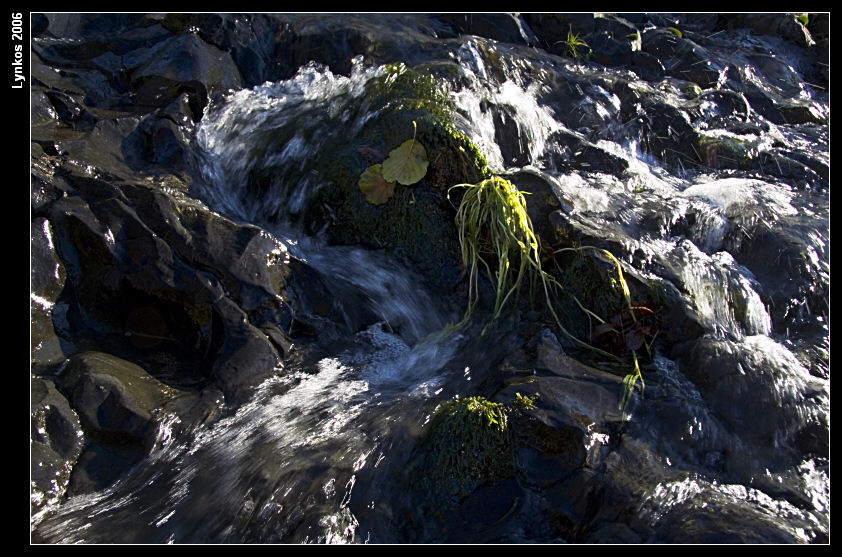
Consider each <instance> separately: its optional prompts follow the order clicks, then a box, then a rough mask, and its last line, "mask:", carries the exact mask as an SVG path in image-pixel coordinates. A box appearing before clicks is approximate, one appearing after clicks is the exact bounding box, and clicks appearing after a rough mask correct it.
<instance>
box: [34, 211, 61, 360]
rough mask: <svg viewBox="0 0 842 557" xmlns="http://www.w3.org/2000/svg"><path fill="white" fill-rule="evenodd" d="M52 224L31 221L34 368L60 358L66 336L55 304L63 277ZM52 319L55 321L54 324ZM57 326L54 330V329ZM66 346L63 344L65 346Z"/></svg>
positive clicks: (41, 219)
mask: <svg viewBox="0 0 842 557" xmlns="http://www.w3.org/2000/svg"><path fill="white" fill-rule="evenodd" d="M52 230H53V229H52V226H51V224H50V221H48V220H46V219H44V218H35V219H33V220H32V232H31V235H30V254H31V255H30V285H31V294H30V339H31V356H32V363H33V366H34V368H35V369H36V370H38V369H41V367H42V366H50V365H53V364H58V363H60V362H61V361H62V360H64V357H65V354H64V350H65V348H64V347H63V344H65V343H66V342H67V341H66V340H65V339H66V338H67V337H68V336H69V335H68V334H67V333H68V332H69V331H68V330H67V325H66V321H65V320H64V318H63V313H64V311H66V308H65V306H64V305H62V304H60V303H59V304H58V306H57V305H56V303H57V302H58V300H59V297H60V296H61V292H62V290H63V288H64V284H65V280H66V271H65V268H64V264H63V263H62V261H61V259H59V257H58V255H57V254H56V252H55V246H54V245H53V239H52V234H53V232H52ZM54 322H55V323H56V324H57V327H56V325H54ZM56 328H58V333H57V331H56ZM65 347H66V346H65Z"/></svg>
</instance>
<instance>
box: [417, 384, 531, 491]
mask: <svg viewBox="0 0 842 557" xmlns="http://www.w3.org/2000/svg"><path fill="white" fill-rule="evenodd" d="M507 412H508V409H507V408H506V406H505V405H503V404H501V403H497V402H491V401H489V400H486V399H485V398H483V397H481V396H473V397H470V398H454V399H451V400H448V401H447V402H444V403H443V404H441V405H440V406H439V407H438V409H437V410H436V413H435V415H434V416H433V419H432V420H431V422H430V425H429V428H430V429H429V433H428V434H427V437H426V439H425V445H426V450H425V456H424V459H423V462H422V463H421V467H420V468H419V469H418V470H417V471H416V474H418V476H417V477H416V480H417V481H418V483H420V484H422V485H423V487H424V490H423V491H426V492H428V493H430V494H431V495H432V496H433V498H434V499H438V498H443V499H446V498H448V497H461V496H465V495H467V494H468V493H470V492H471V491H473V490H474V489H476V487H478V486H479V485H480V484H482V483H484V482H489V483H493V482H495V481H497V480H500V479H502V478H506V477H511V476H512V475H513V474H514V472H515V467H514V463H513V460H512V441H511V435H510V432H509V428H508V416H507Z"/></svg>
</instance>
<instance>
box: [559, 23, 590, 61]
mask: <svg viewBox="0 0 842 557" xmlns="http://www.w3.org/2000/svg"><path fill="white" fill-rule="evenodd" d="M556 44H564V51H565V53H566V54H567V55H568V56H570V57H571V58H574V59H576V60H583V59H586V58H587V57H588V56H589V54H590V47H589V46H588V43H586V42H585V41H584V40H582V39H581V38H579V35H574V34H573V29H572V28H568V30H567V39H566V40H563V41H558V42H556V43H554V45H553V46H555V45H556ZM583 47H584V48H587V49H588V52H587V53H583V52H581V51H580V50H579V49H580V48H583Z"/></svg>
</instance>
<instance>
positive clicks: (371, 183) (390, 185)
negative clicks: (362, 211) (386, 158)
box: [360, 164, 395, 205]
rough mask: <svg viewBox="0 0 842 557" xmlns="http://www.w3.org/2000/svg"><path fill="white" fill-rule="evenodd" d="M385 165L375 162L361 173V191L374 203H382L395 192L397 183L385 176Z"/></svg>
mask: <svg viewBox="0 0 842 557" xmlns="http://www.w3.org/2000/svg"><path fill="white" fill-rule="evenodd" d="M382 167H383V165H382V164H374V165H371V166H369V167H368V168H366V169H365V171H364V172H363V173H362V174H361V175H360V191H361V192H363V193H364V194H365V198H366V199H367V200H368V201H369V202H370V203H371V204H372V205H382V204H383V203H386V202H387V201H388V200H389V198H391V197H392V195H394V193H395V183H394V182H389V181H386V180H385V179H384V178H383V173H382V172H383V168H382Z"/></svg>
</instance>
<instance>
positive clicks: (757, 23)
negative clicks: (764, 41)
mask: <svg viewBox="0 0 842 557" xmlns="http://www.w3.org/2000/svg"><path fill="white" fill-rule="evenodd" d="M726 21H727V23H726V25H727V27H728V28H732V29H733V28H737V27H743V28H747V29H751V30H752V31H755V32H757V33H760V34H768V35H776V36H781V37H783V38H785V39H787V40H788V41H791V42H792V43H794V44H796V45H798V46H800V47H803V48H809V47H811V46H813V45H815V41H814V40H813V38H812V37H811V36H810V32H809V31H808V30H807V28H806V27H804V25H803V24H802V23H801V22H800V21H799V20H798V18H797V17H796V14H793V13H765V14H764V13H750V14H730V15H729V16H728V17H727V19H726Z"/></svg>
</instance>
